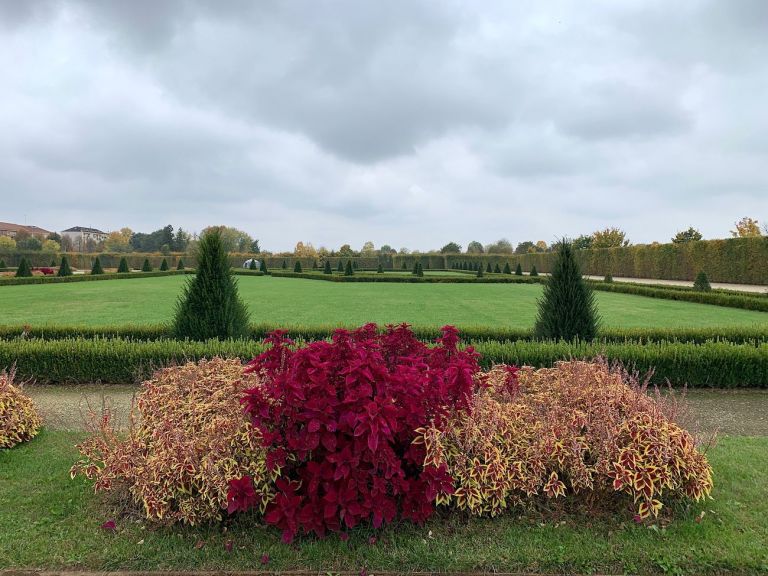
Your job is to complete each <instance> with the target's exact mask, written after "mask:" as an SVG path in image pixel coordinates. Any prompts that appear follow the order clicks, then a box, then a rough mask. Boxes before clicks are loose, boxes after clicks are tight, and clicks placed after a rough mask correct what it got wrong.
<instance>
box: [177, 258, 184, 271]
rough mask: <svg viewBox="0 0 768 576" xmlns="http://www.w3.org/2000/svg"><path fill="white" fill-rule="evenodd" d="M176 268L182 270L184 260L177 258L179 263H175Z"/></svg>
mask: <svg viewBox="0 0 768 576" xmlns="http://www.w3.org/2000/svg"><path fill="white" fill-rule="evenodd" d="M176 270H184V260H182V259H181V258H179V263H178V264H176Z"/></svg>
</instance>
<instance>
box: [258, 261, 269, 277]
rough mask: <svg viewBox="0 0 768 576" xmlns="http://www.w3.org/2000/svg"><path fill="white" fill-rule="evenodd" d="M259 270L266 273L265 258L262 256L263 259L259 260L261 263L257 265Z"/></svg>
mask: <svg viewBox="0 0 768 576" xmlns="http://www.w3.org/2000/svg"><path fill="white" fill-rule="evenodd" d="M259 270H261V271H262V272H264V274H266V273H267V259H266V258H263V259H262V260H261V264H260V265H259Z"/></svg>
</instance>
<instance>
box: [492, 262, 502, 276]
mask: <svg viewBox="0 0 768 576" xmlns="http://www.w3.org/2000/svg"><path fill="white" fill-rule="evenodd" d="M493 273H494V274H501V266H499V263H498V262H496V266H494V268H493Z"/></svg>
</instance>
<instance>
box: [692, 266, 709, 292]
mask: <svg viewBox="0 0 768 576" xmlns="http://www.w3.org/2000/svg"><path fill="white" fill-rule="evenodd" d="M693 289H694V290H696V291H697V292H709V291H710V290H712V286H710V285H709V278H707V274H706V273H705V272H704V271H703V270H702V271H701V272H699V273H698V274H697V275H696V280H694V282H693Z"/></svg>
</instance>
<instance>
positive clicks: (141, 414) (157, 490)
mask: <svg viewBox="0 0 768 576" xmlns="http://www.w3.org/2000/svg"><path fill="white" fill-rule="evenodd" d="M257 384H258V378H257V377H255V376H252V375H245V376H243V367H242V365H241V364H240V361H239V360H222V359H221V358H214V359H212V360H201V361H200V362H199V363H194V362H189V363H187V364H184V365H182V366H176V367H172V368H165V369H163V370H160V371H158V372H156V373H155V374H154V376H153V377H152V378H151V379H150V380H147V381H146V382H144V383H143V384H142V387H141V389H140V391H139V393H138V395H137V398H136V402H135V403H134V406H133V408H132V410H131V419H130V420H131V426H130V429H129V430H128V433H127V436H126V434H123V433H121V432H120V431H119V430H116V429H115V427H114V425H113V424H112V415H111V413H110V412H106V413H105V414H104V415H103V416H102V415H101V414H98V415H94V416H95V417H94V419H93V422H94V424H93V426H92V428H93V429H92V435H91V436H90V438H88V439H87V440H85V442H83V443H82V444H80V445H79V446H78V448H79V450H80V454H81V459H80V460H79V461H78V462H77V463H76V464H75V465H74V466H72V469H71V470H70V474H71V475H72V477H75V476H76V475H78V474H80V475H83V476H85V477H87V478H88V479H90V480H93V481H94V488H95V489H96V491H111V492H114V493H118V494H121V495H123V496H124V498H125V499H126V500H130V501H132V503H133V504H134V505H135V506H136V507H137V508H138V509H140V510H141V511H142V512H143V513H144V515H145V516H146V517H147V518H148V519H150V520H152V521H156V522H160V523H164V524H172V523H175V522H183V523H186V524H192V525H196V524H202V523H205V522H210V521H213V520H220V519H221V518H222V514H223V512H224V511H225V510H227V509H228V508H230V509H231V511H232V512H234V511H235V509H234V508H232V507H233V506H236V503H234V502H232V501H230V500H228V499H227V493H228V491H229V489H230V483H231V482H233V481H236V480H237V479H239V478H247V481H248V482H249V483H250V485H251V489H252V490H253V503H254V505H255V506H257V507H260V508H262V509H263V507H264V505H265V504H266V499H267V498H268V497H269V490H270V488H269V479H268V477H267V475H266V473H265V460H264V450H263V448H262V446H261V436H260V435H259V432H258V430H256V429H255V428H254V427H253V426H251V425H250V423H249V420H248V417H247V416H246V415H245V414H244V412H243V409H242V406H241V404H240V398H241V397H242V396H243V394H244V393H245V391H246V390H247V389H248V388H250V387H253V386H256V385H257Z"/></svg>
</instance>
